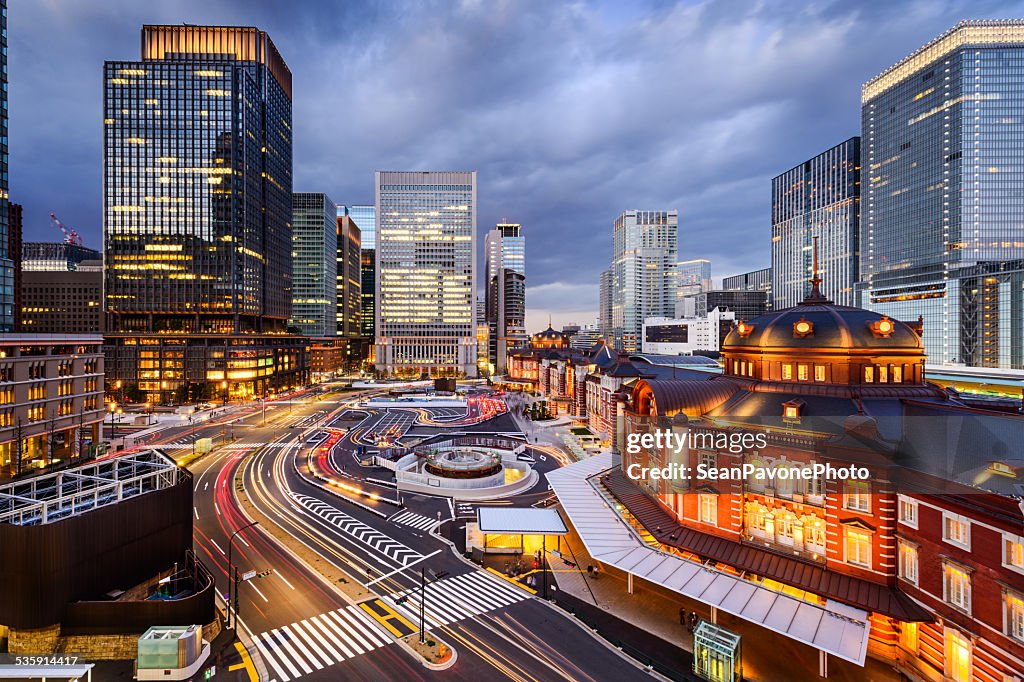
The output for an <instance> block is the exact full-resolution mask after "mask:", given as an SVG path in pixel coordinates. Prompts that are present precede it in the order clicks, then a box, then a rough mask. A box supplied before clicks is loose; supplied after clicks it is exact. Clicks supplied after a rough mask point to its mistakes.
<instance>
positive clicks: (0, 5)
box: [0, 0, 18, 332]
mask: <svg viewBox="0 0 1024 682" xmlns="http://www.w3.org/2000/svg"><path fill="white" fill-rule="evenodd" d="M7 161H8V158H7V0H0V332H10V331H14V296H15V292H16V291H17V288H16V286H15V283H14V259H15V258H16V257H17V255H18V254H17V253H14V254H12V253H11V252H10V246H9V238H10V235H9V234H8V189H9V186H8V175H7Z"/></svg>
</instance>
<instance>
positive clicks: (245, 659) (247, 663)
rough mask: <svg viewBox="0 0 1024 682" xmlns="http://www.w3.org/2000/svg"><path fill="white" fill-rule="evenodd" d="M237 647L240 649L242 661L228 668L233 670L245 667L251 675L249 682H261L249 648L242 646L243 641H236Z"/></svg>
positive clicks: (239, 653)
mask: <svg viewBox="0 0 1024 682" xmlns="http://www.w3.org/2000/svg"><path fill="white" fill-rule="evenodd" d="M235 649H237V650H238V655H239V656H241V657H242V662H241V663H236V664H235V665H231V666H228V670H230V671H232V672H233V671H235V670H242V669H243V668H244V669H245V672H246V673H247V674H248V675H249V682H259V674H257V672H256V666H255V665H253V663H252V657H251V656H249V650H248V649H246V648H245V647H244V646H242V643H241V642H235Z"/></svg>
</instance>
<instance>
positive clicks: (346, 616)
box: [252, 604, 416, 682]
mask: <svg viewBox="0 0 1024 682" xmlns="http://www.w3.org/2000/svg"><path fill="white" fill-rule="evenodd" d="M383 606H384V607H385V608H387V605H383ZM383 613H384V615H385V616H387V615H388V614H387V613H386V611H385V612H383ZM390 618H391V619H392V620H394V618H402V617H401V616H400V615H398V614H394V616H391V617H390ZM403 620H404V619H403ZM395 622H398V621H395ZM378 623H380V624H378ZM407 624H408V622H407ZM382 625H384V626H385V627H387V624H386V623H383V622H380V621H378V620H374V619H372V618H370V617H368V616H367V615H366V613H364V611H363V609H362V608H360V607H359V606H358V605H355V604H352V605H349V606H345V607H343V608H340V609H337V610H335V611H330V612H328V613H321V614H318V615H315V616H311V617H310V618H306V619H303V620H300V621H296V622H295V623H291V624H289V625H286V626H284V627H281V628H278V629H276V630H271V631H270V632H264V633H263V634H261V635H254V636H253V638H252V639H253V642H254V643H255V644H256V648H257V649H259V652H260V655H261V656H262V657H263V659H264V660H266V661H267V665H268V669H270V670H272V671H273V673H274V676H276V677H277V678H278V679H279V682H288V681H289V680H290V679H293V678H299V677H302V676H303V674H307V675H308V674H310V673H312V671H313V669H314V668H315V669H316V670H320V669H322V668H325V667H331V666H333V665H336V664H338V663H341V662H342V661H346V660H348V659H350V658H354V657H356V656H360V655H362V654H366V653H369V652H371V651H374V650H376V649H379V648H381V647H383V646H386V645H388V644H390V643H391V642H392V641H394V640H392V639H391V638H390V637H389V636H388V635H387V634H386V632H385V630H384V629H382V627H381V626H382ZM408 625H409V627H411V624H408ZM415 631H416V629H415V628H412V632H415ZM406 634H409V633H406ZM396 636H398V635H396ZM299 668H301V669H302V670H299ZM303 670H304V671H305V673H303V672H302V671H303Z"/></svg>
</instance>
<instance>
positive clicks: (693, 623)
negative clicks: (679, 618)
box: [687, 611, 700, 633]
mask: <svg viewBox="0 0 1024 682" xmlns="http://www.w3.org/2000/svg"><path fill="white" fill-rule="evenodd" d="M699 621H700V617H699V616H697V612H696V611H693V612H691V613H690V627H689V628H687V629H688V630H689V631H690V632H691V633H692V632H693V631H694V630H696V629H697V623H698V622H699Z"/></svg>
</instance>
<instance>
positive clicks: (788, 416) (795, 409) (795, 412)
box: [782, 400, 806, 424]
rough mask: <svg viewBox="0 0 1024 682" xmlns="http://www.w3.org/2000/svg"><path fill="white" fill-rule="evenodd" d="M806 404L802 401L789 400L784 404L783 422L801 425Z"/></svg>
mask: <svg viewBox="0 0 1024 682" xmlns="http://www.w3.org/2000/svg"><path fill="white" fill-rule="evenodd" d="M805 404H806V403H804V401H802V400H787V401H786V402H784V403H782V421H784V422H789V423H792V424H799V423H800V415H801V414H802V413H803V409H804V405H805Z"/></svg>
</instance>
